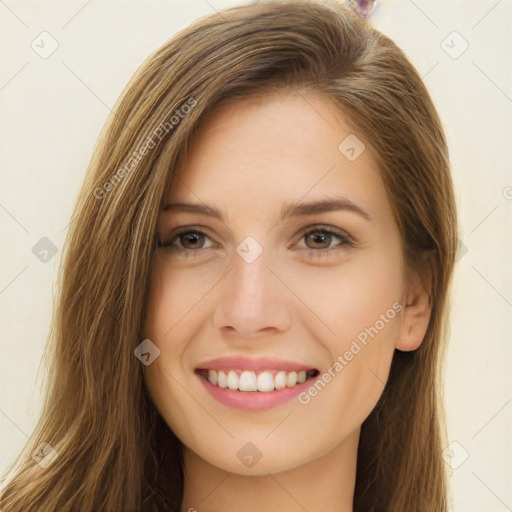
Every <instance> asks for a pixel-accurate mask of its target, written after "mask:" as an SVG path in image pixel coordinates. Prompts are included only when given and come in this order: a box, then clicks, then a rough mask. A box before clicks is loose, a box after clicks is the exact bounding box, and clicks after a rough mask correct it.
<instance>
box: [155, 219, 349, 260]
mask: <svg viewBox="0 0 512 512" xmlns="http://www.w3.org/2000/svg"><path fill="white" fill-rule="evenodd" d="M189 233H193V234H199V235H204V236H205V237H206V238H210V237H209V236H208V235H207V234H206V233H204V232H203V231H201V230H199V229H190V228H187V229H183V230H181V231H179V232H178V233H176V234H175V235H174V237H173V238H172V239H171V240H170V241H169V242H168V243H163V242H159V243H158V246H159V247H162V248H164V249H166V250H169V251H177V252H178V253H179V254H180V255H182V256H184V257H186V258H189V257H197V256H198V253H199V252H200V251H202V250H203V248H199V249H179V248H174V247H173V245H174V244H175V243H176V242H177V241H179V239H180V237H181V236H182V235H185V234H189ZM311 233H322V234H328V235H331V236H333V237H336V238H338V239H339V240H340V242H341V243H340V244H338V245H336V246H334V247H329V248H327V249H310V248H307V247H306V248H305V249H301V250H306V251H307V253H308V255H309V256H312V257H325V256H328V255H330V254H331V253H333V252H336V251H339V250H344V249H346V248H347V247H353V246H354V245H355V242H354V240H353V239H352V238H351V237H349V236H348V235H347V234H346V233H344V232H342V231H339V230H337V229H334V228H331V227H324V226H315V227H313V228H312V229H310V230H309V231H306V232H305V233H303V234H302V235H301V237H300V238H299V240H302V239H303V238H304V237H305V236H307V235H309V234H311ZM331 241H332V240H331ZM205 249H210V247H206V248H205Z"/></svg>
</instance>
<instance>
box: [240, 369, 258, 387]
mask: <svg viewBox="0 0 512 512" xmlns="http://www.w3.org/2000/svg"><path fill="white" fill-rule="evenodd" d="M238 389H239V390H240V391H256V390H257V389H258V387H257V383H256V374H255V373H254V372H247V371H244V372H242V373H241V375H240V379H239V383H238ZM260 391H261V390H260Z"/></svg>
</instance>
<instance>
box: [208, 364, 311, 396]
mask: <svg viewBox="0 0 512 512" xmlns="http://www.w3.org/2000/svg"><path fill="white" fill-rule="evenodd" d="M237 372H238V373H237ZM312 376H314V373H313V372H311V371H309V372H307V371H306V370H300V371H298V372H286V371H284V370H280V371H278V372H274V373H272V371H270V370H266V371H263V372H261V373H259V374H258V375H256V372H253V371H250V370H243V371H241V372H240V370H236V371H235V370H229V372H228V373H227V375H226V372H224V371H222V370H207V371H205V377H206V378H207V379H208V381H209V382H210V384H213V385H214V386H219V387H220V388H229V389H231V390H233V391H237V390H238V391H246V392H247V391H259V392H262V393H267V392H269V391H274V389H276V390H279V389H284V388H286V387H288V388H292V387H293V386H296V385H297V384H302V383H303V382H305V381H306V380H307V379H308V378H310V377H312Z"/></svg>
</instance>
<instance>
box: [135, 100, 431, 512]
mask: <svg viewBox="0 0 512 512" xmlns="http://www.w3.org/2000/svg"><path fill="white" fill-rule="evenodd" d="M306 100H307V101H306ZM351 133H353V132H352V130H351V129H350V128H349V127H348V125H346V124H345V123H341V122H340V121H339V119H337V118H336V117H335V116H334V114H333V107H332V105H330V104H329V103H328V102H327V101H326V100H325V99H323V98H321V97H319V96H317V95H314V94H312V93H309V94H307V95H305V96H304V95H302V96H301V95H297V94H294V93H286V94H285V93H283V94H279V95H273V96H270V97H268V98H267V99H266V100H265V101H254V100H243V101H242V102H238V103H235V104H233V105H229V106H225V107H224V108H223V109H221V110H218V111H217V112H215V113H214V115H213V116H212V117H211V118H210V119H209V121H208V123H207V124H206V125H205V126H204V128H203V129H202V131H201V132H200V134H199V137H198V138H197V140H196V141H195V145H194V147H193V151H192V154H191V158H190V159H189V160H188V161H187V162H186V163H185V164H184V165H183V166H182V167H181V168H180V169H179V170H178V178H179V179H177V180H175V181H174V183H173V186H172V188H171V190H170V191H169V196H168V198H167V199H168V200H167V203H193V204H200V205H205V204H206V205H208V206H210V207H212V208H216V209H218V210H219V211H220V212H221V213H222V215H223V220H219V219H218V218H215V217H213V216H211V215H206V214H203V213H196V212H187V211H178V210H172V211H167V212H162V214H161V217H160V220H159V226H158V232H159V237H160V239H161V241H162V242H163V243H170V244H171V246H169V247H160V248H159V249H158V251H157V255H156V258H155V262H154V268H153V273H152V280H151V291H150V301H149V306H148V311H147V318H146V333H145V334H146V336H147V337H148V338H149V339H151V340H152V341H153V343H155V345H157V346H158V347H159V349H160V351H161V352H160V356H159V357H158V358H157V359H156V360H155V361H154V363H153V364H151V365H150V366H148V367H147V368H146V369H145V371H146V375H145V376H146V380H147V383H148V386H149V389H150V392H151V396H152V399H153V401H154V403H155V405H156V406H157V408H158V410H159V411H160V413H161V414H162V417H163V418H164V419H165V421H166V422H167V423H168V425H169V426H170V427H171V428H172V429H173V431H174V432H175V433H176V434H177V436H178V437H179V438H180V439H181V441H182V442H183V443H184V445H185V489H184V498H183V506H182V511H188V510H191V509H192V510H194V509H196V510H197V511H199V512H213V511H219V510H222V511H223V512H229V511H235V510H236V511H238V510H244V511H245V512H251V511H261V510H265V511H268V512H273V511H279V512H282V511H283V510H286V511H287V512H295V511H304V510H308V511H314V510H322V511H323V512H334V511H336V512H350V511H352V502H353V494H354V485H355V474H356V461H357V447H358V442H359V433H360V427H361V424H362V423H363V421H364V420H365V419H366V417H367V416H368V415H369V413H370V412H371V410H372V409H373V407H374V406H375V404H376V403H377V401H378V399H379V397H380V395H381V393H382V391H383V388H384V385H385V382H386V379H387V377H388V373H389V368H390V365H391V360H392V357H393V353H394V350H395V348H397V349H399V350H414V349H416V348H417V347H418V346H419V344H420V343H421V341H422V340H423V337H424V335H425V331H426V328H427V325H428V320H429V316H430V309H429V305H428V294H427V292H426V291H425V290H424V289H423V288H422V287H421V286H420V285H419V283H420V282H421V279H420V277H421V276H418V275H414V276H413V277H412V278H411V279H410V280H407V279H406V275H405V272H404V261H403V254H402V242H401V238H400V233H399V230H398V227H397V225H396V222H395V221H394V218H393V215H392V211H391V207H390V204H389V202H388V199H387V195H386V192H385V188H384V185H383V182H382V179H381V177H380V176H379V173H378V171H377V167H376V164H375V160H374V158H373V157H372V153H371V149H370V145H369V144H367V145H366V150H365V151H363V152H362V153H361V155H360V156H359V157H358V158H356V159H355V160H354V161H350V160H349V159H347V158H346V156H345V155H344V154H343V153H342V152H341V151H340V150H339V149H338V146H339V144H340V143H341V142H342V141H343V140H344V139H345V138H346V137H347V136H348V135H349V134H351ZM360 138H362V136H360ZM334 197H336V198H340V197H343V198H348V199H349V200H350V201H352V203H353V204H355V205H357V206H359V207H360V208H361V210H363V211H364V212H366V214H367V216H368V217H366V216H365V215H364V214H360V213H357V212H355V211H354V210H353V209H338V210H332V211H324V212H318V213H314V214H308V215H301V216H297V217H288V218H281V217H280V214H281V209H282V207H283V206H284V205H287V204H289V203H297V204H300V205H303V204H309V203H312V202H316V201H321V200H325V199H327V198H334ZM178 228H180V232H182V231H183V229H182V228H187V229H186V230H185V231H187V230H188V231H191V232H193V233H196V237H195V238H194V235H193V234H192V238H190V235H189V236H188V237H183V236H182V237H181V238H180V236H177V230H178ZM322 228H331V229H334V230H336V232H338V233H339V232H341V233H342V234H344V235H348V239H349V242H346V241H344V240H347V239H346V238H345V239H343V238H340V237H339V236H338V235H336V234H334V235H330V234H329V233H325V232H322V231H321V229H322ZM318 230H320V233H319V232H318ZM311 232H313V234H310V235H308V233H311ZM248 236H250V237H252V238H253V239H254V240H255V241H257V243H258V244H259V246H260V247H261V249H262V252H261V254H260V255H259V256H258V257H257V258H256V259H255V260H254V261H252V262H251V263H248V262H247V261H246V260H244V259H243V258H242V257H241V256H240V254H239V253H237V251H236V249H237V247H238V246H239V245H240V244H241V242H242V241H244V240H245V239H246V237H248ZM350 241H351V242H350ZM184 244H185V245H184ZM185 249H188V253H186V254H187V255H188V256H186V255H185V253H184V252H181V251H184V250H185ZM251 250H252V249H251ZM371 326H373V327H374V329H376V331H377V333H376V334H375V333H374V335H373V336H371V337H370V336H368V338H367V341H366V344H363V343H361V342H360V341H359V343H358V345H359V346H360V350H359V351H357V352H356V350H357V349H355V348H354V344H353V342H354V340H358V339H359V340H360V338H361V333H363V332H365V329H367V328H370V327H371ZM358 335H359V336H360V338H358ZM347 351H348V352H352V356H350V354H348V353H347ZM230 355H235V356H246V357H249V358H258V357H263V356H265V357H271V358H278V359H284V360H287V361H292V362H295V363H302V364H307V365H309V366H310V367H312V368H316V369H318V371H319V375H320V376H322V375H324V374H326V373H328V374H329V375H330V377H331V378H330V379H328V378H326V380H328V383H325V386H323V387H322V388H321V389H320V390H317V392H316V393H315V392H312V394H307V395H306V396H304V395H303V397H302V398H303V400H302V402H300V401H299V400H297V399H296V398H295V399H292V400H289V401H287V402H285V403H282V404H279V405H277V406H275V407H272V408H270V409H266V410H261V411H260V410H258V411H254V410H244V409H239V408H235V407H231V406H228V405H226V404H224V403H221V402H219V401H218V400H216V399H215V398H213V397H212V396H211V395H210V393H209V392H208V391H207V389H206V386H205V384H204V382H202V381H201V379H202V377H200V376H199V375H198V374H197V373H196V372H195V371H194V370H195V369H196V368H198V367H199V366H201V364H203V363H204V362H205V361H208V360H211V359H212V358H217V357H221V356H230ZM340 358H341V359H342V360H343V361H344V363H343V364H341V363H340ZM336 361H338V363H339V365H337V366H334V363H335V362H336ZM340 365H341V367H342V369H341V370H340ZM308 397H309V398H308ZM246 443H251V444H250V446H254V447H256V448H257V450H258V452H259V453H260V454H261V459H259V460H258V462H257V463H255V464H253V465H251V466H250V467H249V466H248V465H247V464H245V463H244V462H243V460H241V458H240V457H239V456H237V454H239V451H240V449H241V448H242V447H243V446H244V445H246ZM251 449H253V448H251ZM255 453H256V451H255Z"/></svg>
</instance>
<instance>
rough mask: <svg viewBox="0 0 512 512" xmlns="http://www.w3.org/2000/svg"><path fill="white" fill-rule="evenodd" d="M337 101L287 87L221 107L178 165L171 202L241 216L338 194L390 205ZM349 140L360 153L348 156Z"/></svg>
mask: <svg viewBox="0 0 512 512" xmlns="http://www.w3.org/2000/svg"><path fill="white" fill-rule="evenodd" d="M334 108H335V107H334V105H333V103H332V102H330V101H328V100H327V99H325V98H323V97H321V96H319V95H315V94H312V93H309V94H303V93H292V92H289V93H280V94H273V95H271V96H269V97H267V98H264V99H261V98H258V99H257V100H256V99H252V98H250V99H243V100H238V101H236V102H233V103H230V104H228V105H225V106H223V107H221V108H220V109H217V110H216V111H214V112H213V113H212V114H211V115H210V116H209V117H208V118H207V120H206V122H205V123H204V125H203V126H202V128H201V130H200V131H199V133H198V135H197V137H196V139H195V140H194V141H193V144H192V145H191V150H190V154H189V158H188V159H187V160H185V161H183V162H182V164H181V165H180V167H179V168H178V169H177V173H176V178H178V179H175V180H173V183H172V186H171V189H170V191H169V195H168V197H167V200H168V202H169V201H172V202H189V201H193V202H195V203H197V202H203V203H207V204H215V205H216V206H218V207H219V208H220V209H222V210H225V211H226V215H227V216H228V217H229V216H230V215H232V214H233V212H230V211H229V210H230V209H231V210H232V209H238V212H237V215H238V214H240V215H243V214H244V212H245V213H248V214H249V212H247V210H248V209H249V210H251V212H250V214H251V215H253V216H254V214H255V212H256V211H257V210H258V211H267V212H269V213H270V210H272V211H273V212H275V211H276V210H277V209H279V208H280V206H281V205H282V204H283V203H287V202H291V201H299V200H300V199H301V198H304V199H305V200H306V199H314V198H319V197H322V196H325V195H327V194H329V195H332V194H333V193H334V194H336V195H343V196H346V197H349V198H350V199H352V200H353V201H355V202H358V203H366V204H367V207H368V208H367V209H368V210H369V211H372V210H378V209H379V208H386V207H387V206H388V205H387V197H386V194H385V190H384V186H383V182H382V179H381V177H380V175H379V172H378V170H377V166H376V163H375V160H374V158H373V157H372V152H371V151H372V150H371V148H370V146H369V144H368V143H367V141H365V142H363V140H362V136H361V135H360V134H359V137H357V136H356V135H355V134H354V133H353V130H352V129H351V128H350V127H349V126H348V124H346V123H345V122H343V121H342V120H340V114H339V112H336V111H335V110H334ZM341 119H342V118H341ZM354 137H357V138H354ZM347 141H348V142H347ZM363 144H364V145H363ZM347 146H348V147H347ZM365 146H366V147H365ZM351 147H353V148H354V151H355V152H356V156H357V155H358V153H359V152H360V154H359V156H357V158H355V159H354V158H353V153H354V152H352V153H351V152H349V153H348V156H350V158H347V154H346V150H347V149H351ZM361 151H362V152H361Z"/></svg>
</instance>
